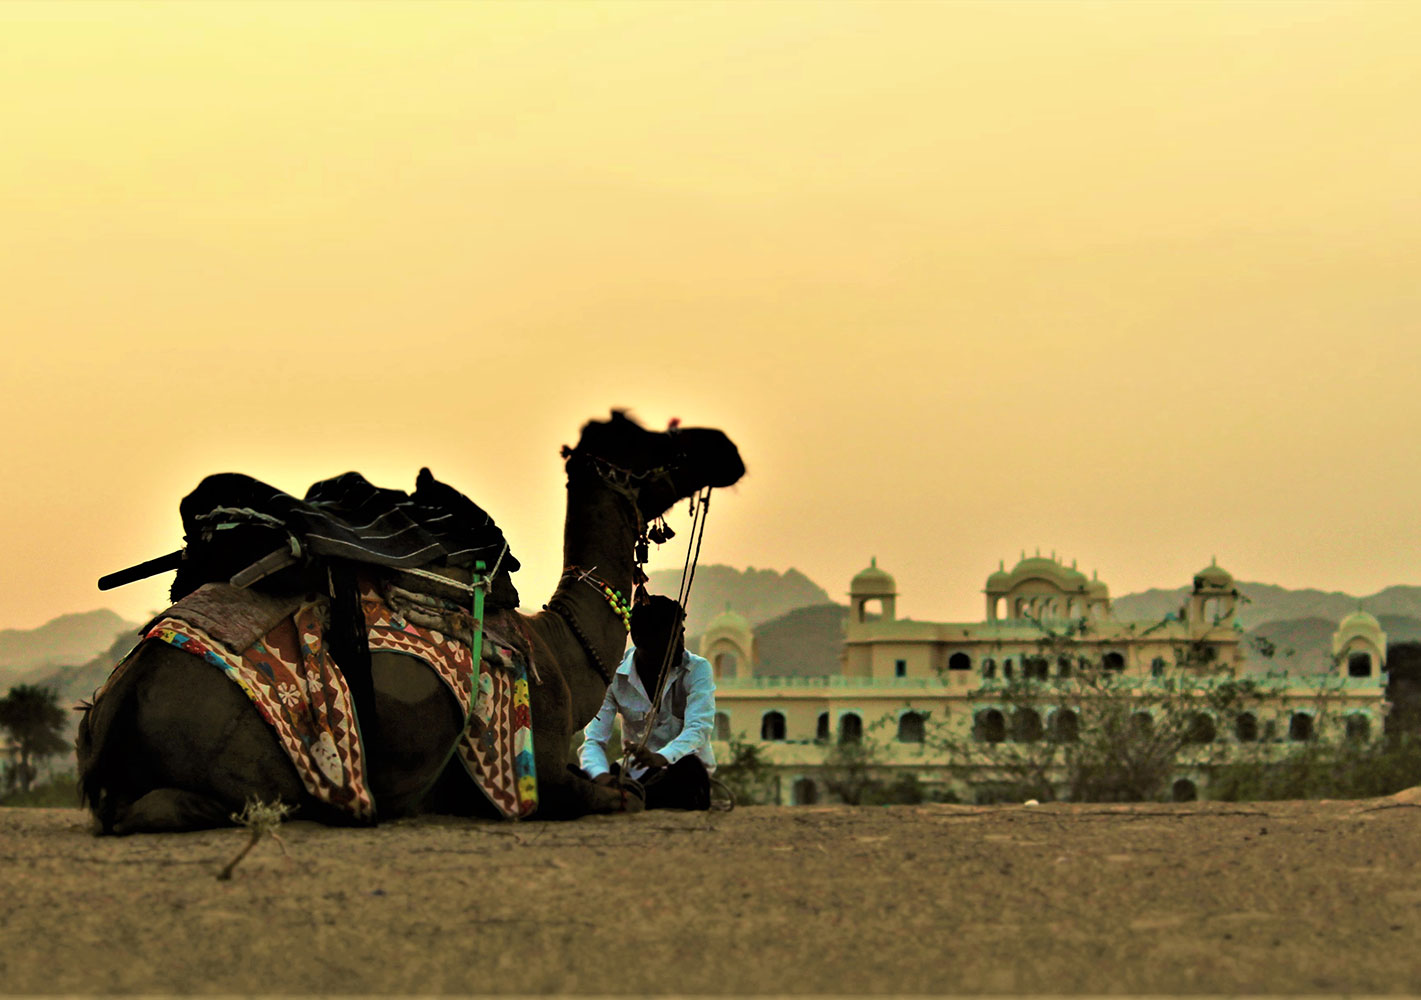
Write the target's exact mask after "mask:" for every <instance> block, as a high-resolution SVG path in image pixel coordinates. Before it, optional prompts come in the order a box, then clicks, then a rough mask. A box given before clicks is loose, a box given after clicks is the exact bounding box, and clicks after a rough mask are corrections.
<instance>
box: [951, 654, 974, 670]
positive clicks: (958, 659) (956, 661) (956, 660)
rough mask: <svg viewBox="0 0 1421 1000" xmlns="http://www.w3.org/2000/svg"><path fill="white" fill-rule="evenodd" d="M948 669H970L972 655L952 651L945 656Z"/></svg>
mask: <svg viewBox="0 0 1421 1000" xmlns="http://www.w3.org/2000/svg"><path fill="white" fill-rule="evenodd" d="M947 669H948V670H971V669H972V657H970V656H968V655H967V654H966V653H953V654H952V655H951V656H949V657H948V658H947Z"/></svg>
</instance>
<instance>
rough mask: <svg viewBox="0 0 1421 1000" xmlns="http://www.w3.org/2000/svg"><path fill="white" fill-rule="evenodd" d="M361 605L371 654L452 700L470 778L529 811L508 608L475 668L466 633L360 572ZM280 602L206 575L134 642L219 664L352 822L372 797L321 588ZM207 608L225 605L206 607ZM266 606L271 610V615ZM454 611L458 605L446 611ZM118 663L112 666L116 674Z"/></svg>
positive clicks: (528, 759) (511, 807)
mask: <svg viewBox="0 0 1421 1000" xmlns="http://www.w3.org/2000/svg"><path fill="white" fill-rule="evenodd" d="M261 602H266V603H265V604H262V603H261ZM360 603H361V608H362V610H363V612H364V615H365V623H366V627H367V633H368V637H369V646H370V651H371V652H372V653H381V652H389V653H401V654H405V655H408V656H413V657H416V658H417V659H419V660H421V661H423V662H424V663H426V664H427V665H428V666H429V667H430V668H431V669H433V670H434V671H435V673H436V674H437V675H438V676H439V678H440V679H441V680H442V681H443V682H444V684H445V685H446V686H447V687H448V688H449V690H450V691H451V692H452V693H453V694H454V696H455V698H457V699H458V702H459V707H460V709H461V710H462V711H463V713H464V717H465V719H467V720H468V724H467V726H466V728H465V730H464V733H463V735H462V736H461V738H460V739H459V742H458V745H457V746H456V747H455V748H454V756H456V757H457V758H458V760H459V762H460V763H461V764H462V765H463V767H464V770H465V771H466V772H467V773H468V775H469V777H470V778H471V779H473V781H474V784H475V785H476V786H477V787H478V788H479V790H480V791H481V792H483V794H484V795H485V796H486V797H487V798H488V800H489V801H490V802H492V803H493V805H494V806H495V807H496V808H497V809H498V811H499V813H500V814H502V815H503V816H505V817H507V818H510V819H518V818H521V817H525V816H529V815H531V814H532V813H533V811H534V810H535V809H537V807H538V787H537V778H536V773H535V769H534V764H533V732H532V724H531V715H530V712H529V705H528V663H527V660H526V659H525V657H524V654H523V653H522V651H520V650H519V648H518V646H517V645H516V644H514V643H513V642H511V641H509V640H508V639H507V638H506V636H510V635H513V634H514V633H515V632H516V630H517V625H516V623H514V622H513V620H512V619H511V617H510V616H511V614H512V612H507V611H498V612H492V613H490V614H488V616H487V618H486V620H485V623H484V629H483V655H482V657H481V660H480V662H479V665H478V669H477V671H475V669H474V664H473V660H472V656H471V654H470V649H469V645H468V642H467V641H466V640H465V641H461V640H460V639H459V638H456V637H455V636H454V635H450V634H446V633H445V632H442V631H440V630H438V629H437V628H431V627H425V626H422V625H416V624H415V623H414V622H412V621H410V620H409V617H408V616H409V615H414V616H416V617H420V618H421V620H424V621H429V620H430V618H429V617H428V616H427V615H421V614H420V613H419V611H417V610H409V609H407V610H406V613H401V611H398V610H395V609H394V608H392V607H391V605H390V602H389V601H387V600H386V598H385V597H384V596H382V595H381V594H380V593H379V592H378V591H377V590H376V589H375V587H374V585H373V584H371V583H370V582H369V581H368V580H363V581H362V583H361V591H360ZM289 604H290V602H288V607H275V608H273V606H272V605H271V599H270V598H264V597H262V596H260V595H256V594H253V593H251V592H249V591H241V590H237V589H236V588H233V587H229V586H227V585H225V584H208V585H206V586H203V587H201V588H199V589H198V590H197V591H195V592H194V593H192V594H191V595H189V596H188V597H187V598H184V599H183V600H182V601H180V602H178V603H177V604H175V605H174V606H173V607H171V608H169V609H168V610H167V611H165V612H164V613H163V614H162V615H161V616H160V617H159V618H158V619H156V620H155V621H154V622H153V624H152V625H151V626H150V627H149V628H148V630H147V631H146V633H145V635H144V640H145V641H149V640H151V641H158V642H166V643H168V644H169V645H171V646H175V647H176V648H178V649H181V650H183V651H184V652H187V653H191V654H192V655H194V656H197V657H199V658H201V659H203V660H205V661H206V662H208V663H210V664H212V665H213V666H215V667H217V668H219V669H220V670H222V671H224V672H225V673H226V674H227V676H228V677H229V678H231V679H232V680H233V681H234V682H235V683H236V684H237V685H238V686H239V687H241V689H242V690H243V691H244V692H246V694H247V697H249V698H250V699H251V700H252V703H253V704H254V705H255V706H256V707H257V710H258V711H259V712H260V713H261V715H262V718H264V719H265V720H266V721H267V723H268V724H269V725H270V726H271V727H272V729H273V730H274V732H275V733H276V735H277V738H278V739H279V740H280V742H281V746H282V748H283V749H284V750H285V751H286V753H287V755H288V756H289V757H290V758H291V762H292V763H293V764H294V765H295V766H296V771H297V773H298V774H299V775H300V777H301V781H302V783H303V784H304V785H305V787H306V790H307V791H308V792H310V794H311V795H312V796H314V797H315V798H316V799H318V800H320V801H321V802H324V803H327V804H328V805H331V806H334V807H336V808H338V809H340V810H342V811H343V812H345V813H347V814H349V815H350V816H351V817H353V818H355V819H357V820H363V821H369V820H372V819H373V818H374V816H375V803H374V801H373V799H372V797H371V793H370V788H369V785H368V782H367V779H366V774H365V764H364V748H363V746H362V743H361V738H360V732H359V726H358V723H357V721H356V718H355V712H354V707H353V702H352V699H351V693H350V687H349V684H348V683H347V682H346V679H345V677H344V675H343V674H342V673H341V670H340V667H339V666H338V665H337V664H336V663H335V661H334V660H332V659H331V656H330V653H329V651H328V649H327V644H326V643H325V641H324V632H325V627H326V622H327V621H328V614H327V610H328V598H326V597H323V596H311V597H308V598H305V599H301V600H299V601H298V602H296V606H295V607H294V608H290V609H288V608H289ZM215 607H218V608H225V611H226V613H225V614H214V613H213V612H214V608H215ZM446 608H447V606H446ZM243 609H245V611H246V614H245V615H244V614H243V613H241V612H242V610H243ZM261 611H266V612H267V616H266V621H265V622H264V623H263V625H262V626H261V629H262V631H257V630H256V629H253V628H252V627H251V623H252V621H254V620H260V618H259V617H256V618H254V615H256V614H258V613H259V612H261ZM273 611H275V613H278V614H280V615H281V617H280V619H279V620H278V621H276V624H275V625H270V624H269V623H270V622H271V621H272V618H271V614H272V613H273ZM436 617H437V616H436ZM458 619H459V616H458V615H457V613H456V614H455V615H454V616H453V617H452V618H448V619H447V620H456V621H457V620H458ZM463 620H464V621H467V616H466V615H465V616H463ZM214 633H215V634H214ZM126 664H127V660H125V662H124V663H121V664H119V666H118V668H116V670H115V672H114V676H117V674H118V672H119V671H121V670H122V669H123V668H124V666H125V665H126ZM111 682H112V681H110V683H111Z"/></svg>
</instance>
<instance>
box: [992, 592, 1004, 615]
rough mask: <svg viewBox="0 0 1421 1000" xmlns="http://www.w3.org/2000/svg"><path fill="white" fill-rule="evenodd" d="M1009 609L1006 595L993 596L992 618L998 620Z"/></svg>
mask: <svg viewBox="0 0 1421 1000" xmlns="http://www.w3.org/2000/svg"><path fill="white" fill-rule="evenodd" d="M1006 609H1007V599H1006V598H1005V597H994V598H992V619H993V620H997V619H1000V618H1001V617H1002V614H1003V612H1005V611H1006Z"/></svg>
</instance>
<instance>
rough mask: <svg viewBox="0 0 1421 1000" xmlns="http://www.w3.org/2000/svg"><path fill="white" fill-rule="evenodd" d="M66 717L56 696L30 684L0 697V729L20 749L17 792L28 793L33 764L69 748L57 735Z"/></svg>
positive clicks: (15, 687)
mask: <svg viewBox="0 0 1421 1000" xmlns="http://www.w3.org/2000/svg"><path fill="white" fill-rule="evenodd" d="M65 718H66V714H65V711H64V709H63V708H61V707H60V706H59V693H58V692H56V691H54V690H52V689H50V688H47V687H39V686H36V685H32V684H17V685H15V686H14V687H12V688H11V689H10V693H9V694H7V695H6V696H5V697H4V698H0V729H5V730H7V731H8V732H9V733H10V737H11V739H13V740H14V741H15V743H16V744H17V745H18V747H19V750H20V762H19V766H18V772H19V782H20V790H21V791H22V792H28V791H29V790H30V781H31V780H33V778H34V776H35V773H36V771H35V766H34V762H36V761H39V760H42V759H44V758H45V757H49V756H52V755H54V754H57V753H59V752H61V751H63V750H68V749H69V741H68V740H66V739H64V737H63V736H61V735H60V733H61V732H63V730H64V721H65Z"/></svg>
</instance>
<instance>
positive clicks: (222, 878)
mask: <svg viewBox="0 0 1421 1000" xmlns="http://www.w3.org/2000/svg"><path fill="white" fill-rule="evenodd" d="M290 813H291V807H290V806H288V805H286V804H285V803H283V802H272V803H270V804H267V803H265V802H262V801H260V800H259V799H248V800H247V804H246V806H244V807H243V809H242V811H241V812H239V813H233V814H232V822H234V823H237V824H240V825H241V826H244V827H246V828H247V833H248V837H247V842H246V844H244V845H243V846H242V849H241V850H240V851H238V852H237V856H236V857H234V858H233V859H232V860H231V861H229V862H227V864H226V866H225V867H224V868H223V869H222V870H221V871H220V872H218V873H217V881H219V882H226V881H228V880H230V879H231V878H232V872H233V871H235V870H236V868H237V865H239V864H240V863H241V861H242V859H243V858H245V857H246V856H247V855H248V854H250V853H251V850H252V848H253V847H256V846H257V842H258V841H260V840H261V839H262V837H265V836H270V837H271V839H272V840H274V841H276V845H277V846H278V847H280V848H281V853H282V854H285V853H286V842H285V841H283V840H282V839H281V835H280V834H278V833H277V832H276V831H277V830H278V829H279V828H280V827H281V821H282V820H283V819H285V818H286V817H287V816H288V815H290Z"/></svg>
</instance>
